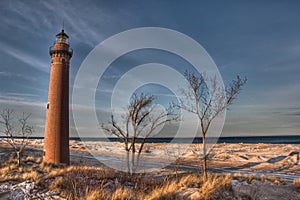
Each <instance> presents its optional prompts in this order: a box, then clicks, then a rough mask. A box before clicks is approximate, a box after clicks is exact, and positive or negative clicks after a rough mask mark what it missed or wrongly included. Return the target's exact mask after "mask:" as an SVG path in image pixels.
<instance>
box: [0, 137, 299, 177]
mask: <svg viewBox="0 0 300 200" xmlns="http://www.w3.org/2000/svg"><path fill="white" fill-rule="evenodd" d="M1 142H2V141H1V140H0V144H1ZM29 148H33V149H38V150H42V148H43V140H36V139H35V140H30V145H29ZM0 151H1V149H0ZM299 152H300V145H299V144H216V145H214V147H213V148H212V149H211V151H210V153H209V154H208V156H207V157H208V168H209V169H210V170H211V171H216V172H218V171H219V172H222V171H223V172H224V173H227V172H232V173H235V172H237V173H238V172H245V173H248V172H249V173H258V174H259V173H260V174H261V173H271V174H282V175H291V176H300V162H299ZM0 153H1V152H0ZM70 153H71V157H72V158H71V160H72V159H73V161H74V162H75V163H76V162H81V163H86V164H87V165H91V166H96V165H97V164H100V163H99V161H100V162H102V164H101V165H102V166H103V163H104V164H106V163H107V162H111V161H114V162H119V163H122V162H124V159H125V155H126V152H125V150H124V147H123V144H122V143H119V142H85V143H84V142H79V141H72V140H71V141H70ZM141 155H142V156H143V159H145V161H146V162H153V163H169V164H171V163H172V164H173V165H176V166H177V165H180V166H185V167H192V168H200V167H201V164H202V161H201V159H200V155H201V144H171V145H167V144H163V143H162V144H160V143H154V144H151V143H147V144H145V147H144V150H143V152H142V154H141ZM92 159H93V160H94V161H92Z"/></svg>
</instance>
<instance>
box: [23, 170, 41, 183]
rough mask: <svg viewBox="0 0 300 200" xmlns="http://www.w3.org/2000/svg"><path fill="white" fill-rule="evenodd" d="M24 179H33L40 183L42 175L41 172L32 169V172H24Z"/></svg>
mask: <svg viewBox="0 0 300 200" xmlns="http://www.w3.org/2000/svg"><path fill="white" fill-rule="evenodd" d="M22 179H23V180H24V181H27V180H29V181H33V182H35V183H36V184H40V182H41V175H40V174H39V173H37V172H36V171H31V172H25V173H23V177H22Z"/></svg>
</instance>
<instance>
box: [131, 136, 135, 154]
mask: <svg viewBox="0 0 300 200" xmlns="http://www.w3.org/2000/svg"><path fill="white" fill-rule="evenodd" d="M131 147H132V152H133V153H134V152H135V137H134V136H133V137H132V141H131Z"/></svg>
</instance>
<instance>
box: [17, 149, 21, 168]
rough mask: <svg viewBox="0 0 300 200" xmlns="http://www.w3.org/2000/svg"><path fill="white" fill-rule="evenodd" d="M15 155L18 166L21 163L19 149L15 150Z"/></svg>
mask: <svg viewBox="0 0 300 200" xmlns="http://www.w3.org/2000/svg"><path fill="white" fill-rule="evenodd" d="M16 155H17V163H18V166H20V165H21V152H20V151H16Z"/></svg>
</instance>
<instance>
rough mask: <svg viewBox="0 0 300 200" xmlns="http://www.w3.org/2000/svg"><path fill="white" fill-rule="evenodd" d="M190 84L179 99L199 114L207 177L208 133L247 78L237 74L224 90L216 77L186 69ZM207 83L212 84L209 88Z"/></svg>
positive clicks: (186, 107) (181, 106) (183, 89)
mask: <svg viewBox="0 0 300 200" xmlns="http://www.w3.org/2000/svg"><path fill="white" fill-rule="evenodd" d="M184 76H185V78H186V79H187V81H188V85H187V86H186V87H185V88H181V92H182V94H183V98H181V99H180V100H179V105H178V106H179V107H180V108H181V109H184V110H186V111H188V112H190V113H193V114H195V115H196V116H197V118H198V121H199V124H200V128H201V135H202V150H203V152H202V153H203V166H202V173H203V176H204V178H205V179H206V178H207V149H206V134H207V132H208V130H209V127H210V126H211V124H212V123H213V121H214V119H215V118H216V117H217V116H218V115H219V114H221V113H222V112H223V111H224V110H225V109H226V108H227V107H228V106H229V105H230V104H231V103H232V102H233V100H234V99H235V98H236V96H237V95H238V94H239V92H240V90H241V87H242V86H243V85H244V84H245V83H246V81H247V79H246V78H241V77H239V76H237V78H236V79H235V80H233V81H232V82H231V83H230V84H229V85H228V86H227V87H226V88H225V90H224V88H223V87H222V86H221V85H219V84H218V82H217V79H216V77H213V78H208V77H207V76H206V74H204V73H203V74H200V75H199V76H197V75H196V74H195V73H192V72H189V71H185V73H184ZM207 84H210V86H211V87H210V88H208V86H207Z"/></svg>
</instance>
